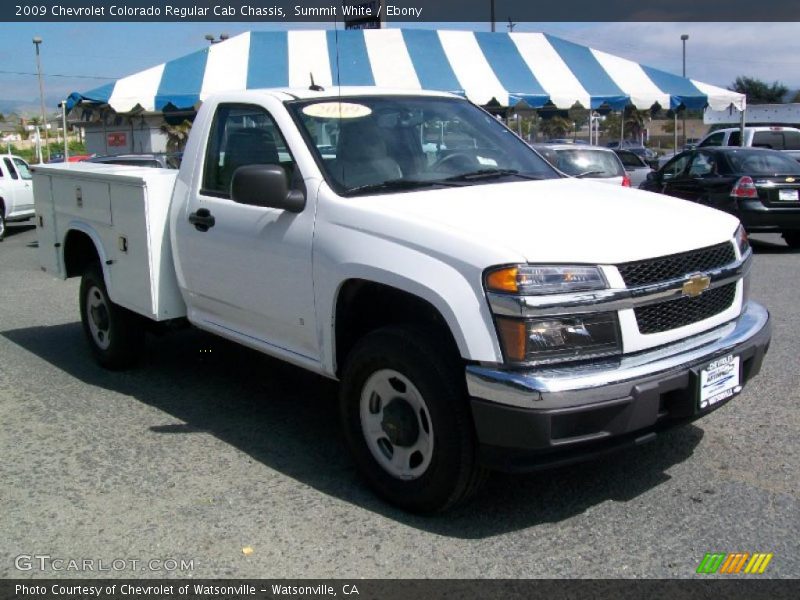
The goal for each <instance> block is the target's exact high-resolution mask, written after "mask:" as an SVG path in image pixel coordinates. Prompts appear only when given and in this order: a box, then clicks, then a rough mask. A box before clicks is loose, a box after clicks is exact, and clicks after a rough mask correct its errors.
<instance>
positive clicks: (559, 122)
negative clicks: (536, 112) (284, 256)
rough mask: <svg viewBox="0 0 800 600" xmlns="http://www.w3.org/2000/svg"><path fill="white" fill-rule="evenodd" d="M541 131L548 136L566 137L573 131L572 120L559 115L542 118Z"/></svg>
mask: <svg viewBox="0 0 800 600" xmlns="http://www.w3.org/2000/svg"><path fill="white" fill-rule="evenodd" d="M541 131H542V133H543V134H545V136H546V137H548V138H560V137H564V136H565V135H566V134H567V133H568V132H570V131H572V121H570V120H568V119H565V118H564V117H559V116H557V115H556V116H555V117H550V118H549V119H542V123H541Z"/></svg>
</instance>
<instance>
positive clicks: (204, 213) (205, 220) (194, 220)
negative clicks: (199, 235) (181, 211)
mask: <svg viewBox="0 0 800 600" xmlns="http://www.w3.org/2000/svg"><path fill="white" fill-rule="evenodd" d="M216 222H217V220H216V219H215V218H214V215H212V214H211V211H209V210H208V209H207V208H198V209H197V211H196V212H193V213H190V214H189V223H191V224H192V225H194V228H195V229H197V231H208V230H209V228H211V227H213V226H214V224H215V223H216Z"/></svg>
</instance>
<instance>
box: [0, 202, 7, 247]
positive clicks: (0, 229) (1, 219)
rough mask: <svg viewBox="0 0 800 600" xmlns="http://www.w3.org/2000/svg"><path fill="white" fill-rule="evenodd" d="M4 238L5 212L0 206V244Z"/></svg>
mask: <svg viewBox="0 0 800 600" xmlns="http://www.w3.org/2000/svg"><path fill="white" fill-rule="evenodd" d="M5 237H6V211H5V209H4V208H3V207H2V206H0V242H2V241H3V239H4V238H5Z"/></svg>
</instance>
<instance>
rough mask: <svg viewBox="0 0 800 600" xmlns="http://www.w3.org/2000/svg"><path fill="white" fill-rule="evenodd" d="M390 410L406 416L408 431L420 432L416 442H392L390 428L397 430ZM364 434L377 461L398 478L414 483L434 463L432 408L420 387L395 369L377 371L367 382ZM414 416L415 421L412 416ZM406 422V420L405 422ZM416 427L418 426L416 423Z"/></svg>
mask: <svg viewBox="0 0 800 600" xmlns="http://www.w3.org/2000/svg"><path fill="white" fill-rule="evenodd" d="M390 407H395V409H396V412H399V413H402V415H403V416H405V417H406V421H405V424H406V425H408V426H409V427H406V428H404V431H405V433H406V434H407V435H408V430H409V428H410V429H412V430H414V431H415V432H416V436H412V437H415V439H413V441H412V440H409V439H402V440H400V442H399V443H397V439H395V442H396V443H393V442H392V439H390V438H391V437H395V438H397V435H390V433H388V432H387V429H389V430H390V431H394V428H393V425H395V423H394V420H393V419H392V418H391V415H390V414H389V411H390V410H392V409H391V408H390ZM359 414H360V417H361V431H362V433H363V434H364V439H365V440H366V442H367V447H368V448H369V451H370V453H371V454H372V456H373V458H374V459H375V460H376V461H377V462H378V464H379V465H380V466H381V467H382V468H383V470H384V471H386V472H387V473H389V475H391V476H392V477H395V478H396V479H401V480H405V481H410V480H413V479H417V478H418V477H421V476H422V475H423V474H424V473H425V471H426V470H427V469H428V466H429V465H430V463H431V458H432V456H433V444H434V433H433V424H432V421H431V417H430V411H429V409H428V405H427V404H426V403H425V399H424V398H423V396H422V394H421V393H420V392H419V390H418V389H417V387H416V386H415V385H414V384H413V383H411V380H409V379H408V378H407V377H406V376H404V375H403V374H401V373H399V372H397V371H395V370H393V369H381V370H379V371H376V372H375V373H373V374H372V375H370V377H369V378H368V379H367V381H366V382H365V383H364V387H363V388H362V391H361V399H360V403H359ZM412 414H413V420H412V418H411V415H412ZM401 420H402V419H401ZM414 422H415V424H416V428H415V427H414V424H413V423H414Z"/></svg>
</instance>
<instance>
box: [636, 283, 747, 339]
mask: <svg viewBox="0 0 800 600" xmlns="http://www.w3.org/2000/svg"><path fill="white" fill-rule="evenodd" d="M735 297H736V283H735V282H734V283H729V284H727V285H723V286H721V287H718V288H714V289H713V290H709V291H707V292H705V293H704V294H701V295H700V296H697V297H696V298H689V297H685V298H678V299H677V300H668V301H666V302H661V303H659V304H650V305H649V306H640V307H639V308H636V309H634V311H633V312H634V314H635V315H636V323H637V324H638V326H639V331H640V332H641V333H660V332H662V331H669V330H670V329H677V328H678V327H683V326H685V325H691V324H692V323H697V322H698V321H702V320H703V319H708V318H710V317H713V316H714V315H718V314H719V313H721V312H723V311H724V310H726V309H727V308H730V306H731V304H733V300H734V298H735Z"/></svg>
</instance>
